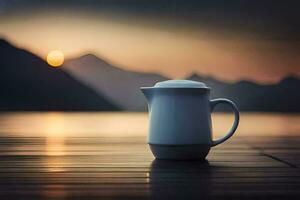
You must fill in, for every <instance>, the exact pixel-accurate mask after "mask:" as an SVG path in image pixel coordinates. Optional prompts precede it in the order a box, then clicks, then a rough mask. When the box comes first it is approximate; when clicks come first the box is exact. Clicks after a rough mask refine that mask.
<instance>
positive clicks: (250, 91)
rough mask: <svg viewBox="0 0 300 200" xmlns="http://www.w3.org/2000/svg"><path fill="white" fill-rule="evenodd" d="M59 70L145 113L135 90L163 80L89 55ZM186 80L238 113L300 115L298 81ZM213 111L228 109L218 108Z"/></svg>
mask: <svg viewBox="0 0 300 200" xmlns="http://www.w3.org/2000/svg"><path fill="white" fill-rule="evenodd" d="M63 69H64V70H66V71H67V72H68V73H70V74H71V75H72V76H73V77H75V78H77V79H78V80H80V81H81V82H82V83H84V84H86V85H87V86H89V87H91V88H93V89H94V90H96V91H97V92H99V93H102V94H104V95H105V96H107V97H109V99H110V100H111V101H112V102H113V103H115V104H117V105H118V106H120V107H121V108H122V109H124V110H127V111H140V110H146V102H145V98H144V97H143V95H142V93H141V92H140V90H139V88H140V87H141V86H153V85H154V84H155V83H156V82H158V81H164V80H166V79H167V78H166V77H163V76H161V75H159V74H151V73H139V72H133V71H127V70H123V69H120V68H119V67H116V66H113V65H111V64H109V63H108V62H106V61H104V60H102V59H100V58H98V57H96V56H94V55H91V54H88V55H85V56H82V57H79V58H76V59H72V60H68V61H67V62H66V63H65V65H64V67H63ZM186 79H190V80H196V81H201V82H204V83H206V84H207V85H208V86H209V87H211V88H212V90H211V98H212V99H213V98H219V97H223V98H229V99H232V100H233V101H235V102H236V103H237V104H238V106H239V108H240V110H242V111H258V112H259V111H272V112H273V111H274V112H300V103H299V102H300V80H299V79H297V78H293V77H287V78H285V79H284V80H282V81H281V82H280V83H278V84H274V85H259V84H256V83H253V82H248V81H240V82H237V83H232V84H231V83H226V82H222V81H218V80H216V79H214V78H210V77H201V76H199V75H197V74H193V75H191V76H189V77H187V78H186ZM217 110H221V111H226V110H228V109H227V108H226V107H222V106H220V107H219V108H217Z"/></svg>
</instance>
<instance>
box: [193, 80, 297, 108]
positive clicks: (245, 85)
mask: <svg viewBox="0 0 300 200" xmlns="http://www.w3.org/2000/svg"><path fill="white" fill-rule="evenodd" d="M187 79H190V80H195V81H201V82H204V83H206V85H207V86H209V87H211V88H212V90H211V97H212V98H219V97H224V98H228V99H232V100H233V101H235V102H236V103H237V105H238V107H239V109H240V110H242V111H274V112H300V80H299V79H297V78H294V77H287V78H285V79H283V80H282V81H281V82H280V83H278V84H274V85H259V84H255V83H252V82H248V81H240V82H237V83H233V84H230V83H224V82H221V81H218V80H215V79H213V78H210V77H206V78H205V77H201V76H199V75H197V74H193V75H191V76H190V77H187Z"/></svg>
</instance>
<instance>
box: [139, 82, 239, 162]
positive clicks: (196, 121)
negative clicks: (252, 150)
mask: <svg viewBox="0 0 300 200" xmlns="http://www.w3.org/2000/svg"><path fill="white" fill-rule="evenodd" d="M141 90H142V92H143V93H144V95H145V96H146V98H147V101H148V108H149V115H150V130H149V137H148V143H149V145H150V148H151V151H152V153H153V155H154V156H155V157H156V158H158V159H175V160H187V159H204V158H205V157H206V156H207V154H208V152H209V150H210V148H211V147H213V146H216V145H218V144H220V143H222V142H224V141H225V140H227V139H228V138H230V137H231V136H232V135H233V134H234V132H235V131H236V129H237V127H238V123H239V111H238V108H237V106H236V105H235V104H234V103H233V102H232V101H230V100H228V99H215V100H209V93H210V88H208V87H206V85H205V84H204V83H201V82H196V81H190V80H168V81H163V82H159V83H156V84H155V86H154V87H142V88H141ZM220 103H225V104H228V105H229V106H231V108H232V109H233V112H234V115H235V120H234V123H233V126H232V128H231V130H230V131H229V132H228V133H227V134H226V135H225V137H223V138H220V139H217V140H213V139H212V133H211V130H212V128H211V112H212V111H213V109H214V107H215V106H216V105H217V104H220Z"/></svg>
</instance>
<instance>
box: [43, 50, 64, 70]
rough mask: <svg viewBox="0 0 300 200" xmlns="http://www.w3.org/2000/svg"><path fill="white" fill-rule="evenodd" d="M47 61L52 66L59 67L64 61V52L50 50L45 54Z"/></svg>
mask: <svg viewBox="0 0 300 200" xmlns="http://www.w3.org/2000/svg"><path fill="white" fill-rule="evenodd" d="M47 62H48V64H49V65H51V66H52V67H60V66H61V65H62V64H63V63H64V54H63V53H62V52H61V51H59V50H53V51H50V52H49V53H48V55H47Z"/></svg>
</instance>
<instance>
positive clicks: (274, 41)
mask: <svg viewBox="0 0 300 200" xmlns="http://www.w3.org/2000/svg"><path fill="white" fill-rule="evenodd" d="M299 8H300V2H299V3H298V1H294V0H286V1H271V0H251V1H250V0H195V1H192V0H184V1H182V0H169V1H166V0H152V1H150V0H98V1H95V0H86V1H79V0H77V1H76V0H73V1H67V0H61V1H47V0H44V1H37V0H27V1H25V0H0V37H3V38H5V39H7V40H9V41H10V42H12V43H13V44H14V45H16V46H18V47H21V48H24V49H27V50H29V51H31V52H33V53H35V54H37V55H38V56H40V57H42V58H43V59H46V56H47V54H48V53H49V52H50V51H51V50H56V49H58V50H61V51H62V52H63V53H64V54H65V56H66V58H67V59H71V58H75V57H78V56H80V55H84V54H86V53H93V54H95V55H96V56H98V57H99V58H103V59H105V60H107V61H109V62H111V63H112V64H115V65H116V66H120V67H122V68H124V69H128V70H135V71H141V72H158V73H161V74H163V75H166V76H168V77H170V78H184V77H186V76H188V75H190V74H192V73H198V74H199V75H203V76H212V77H215V78H218V79H220V80H223V81H231V82H234V81H239V80H251V81H256V82H259V83H276V82H278V81H280V80H281V79H282V78H284V77H286V76H289V75H294V76H298V77H300V56H299V53H300V20H299V19H300V12H299Z"/></svg>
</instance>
